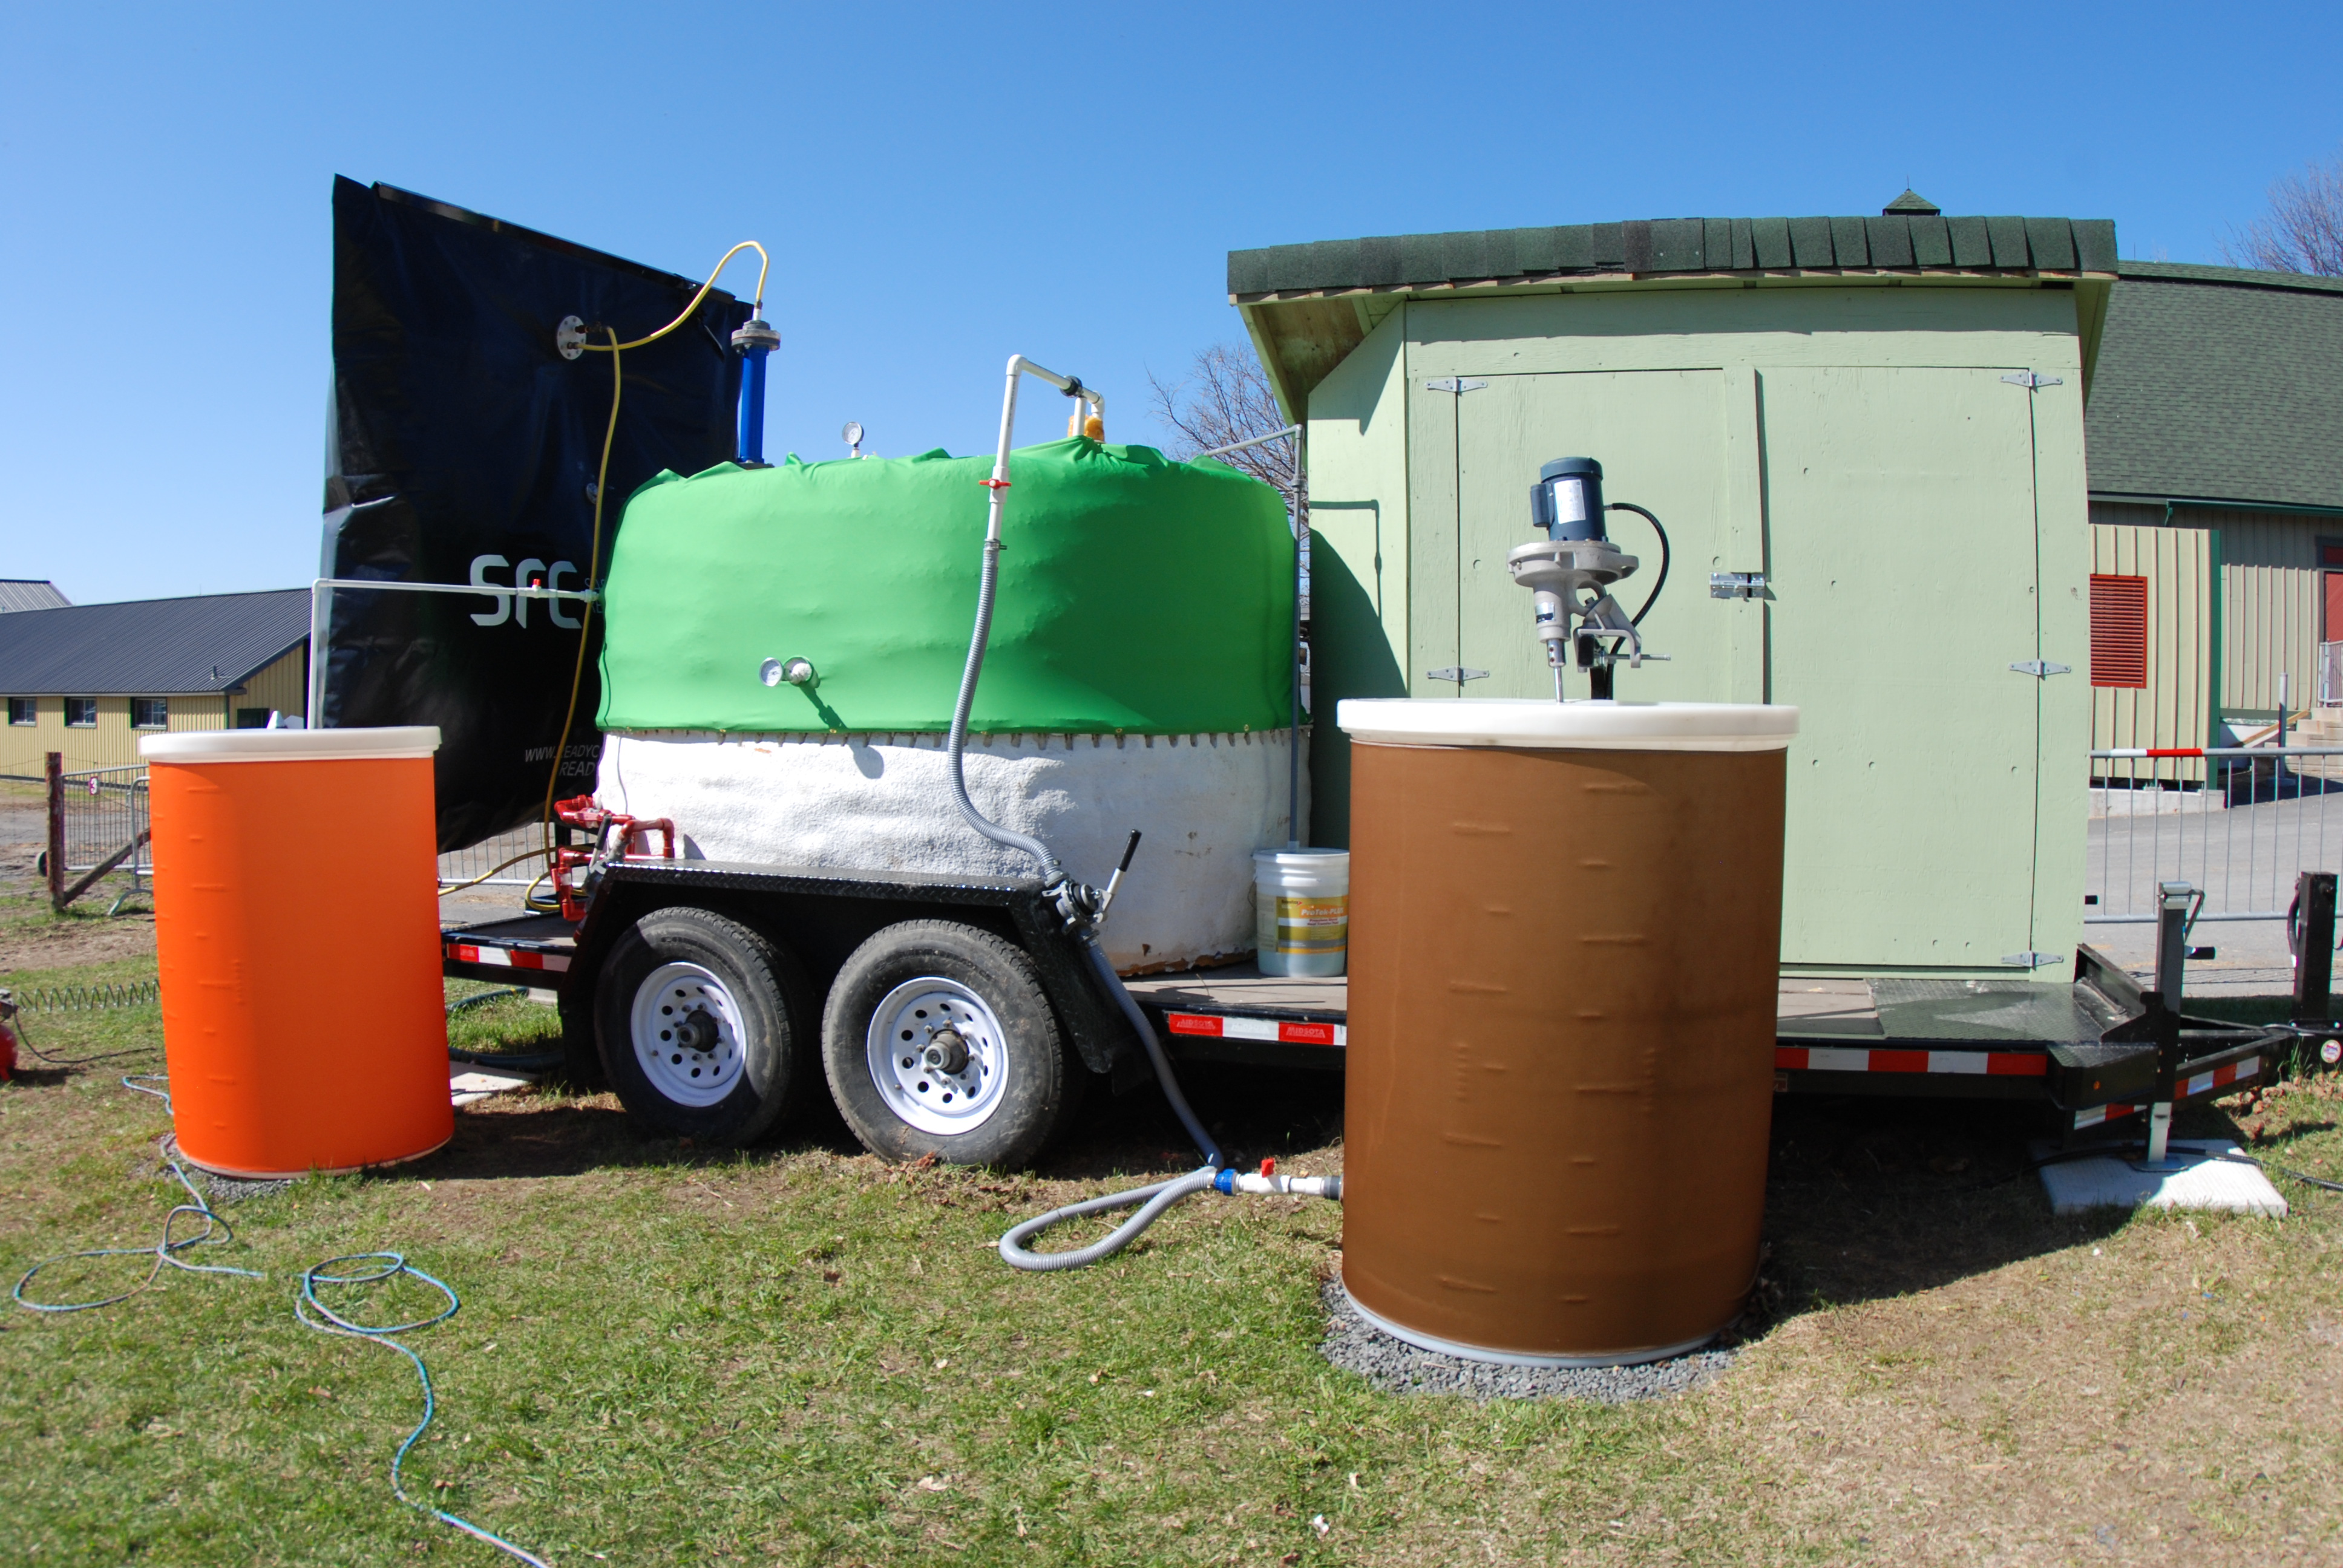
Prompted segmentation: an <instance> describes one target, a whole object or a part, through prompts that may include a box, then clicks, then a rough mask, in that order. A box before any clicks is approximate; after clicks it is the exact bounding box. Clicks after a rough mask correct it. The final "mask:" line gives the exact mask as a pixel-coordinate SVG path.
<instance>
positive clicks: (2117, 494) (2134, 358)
mask: <svg viewBox="0 0 2343 1568" xmlns="http://www.w3.org/2000/svg"><path fill="white" fill-rule="evenodd" d="M2116 270H2117V274H2118V276H2119V278H2120V281H2119V282H2117V285H2116V286H2115V289H2114V291H2113V297H2112V298H2110V299H2109V301H2108V304H2107V325H2106V327H2105V329H2104V331H2103V332H2102V335H2101V337H2100V341H2099V359H2098V367H2097V374H2096V377H2095V378H2094V380H2093V382H2092V385H2091V403H2090V413H2089V416H2088V425H2087V430H2088V437H2089V452H2090V470H2091V493H2092V494H2093V495H2094V496H2097V497H2099V498H2103V499H2108V500H2117V499H2121V500H2149V501H2166V500H2188V501H2205V502H2217V503H2227V504H2233V505H2238V506H2243V507H2248V508H2250V507H2253V506H2257V505H2258V506H2265V507H2268V506H2276V507H2321V508H2325V507H2334V508H2343V278H2334V277H2308V276H2302V275H2300V274H2298V273H2290V272H2249V271H2246V270H2243V269H2241V268H2237V267H2226V266H2169V265H2166V264H2162V263H2156V262H2145V261H2127V262H2123V263H2120V264H2119V265H2118V266H2117V269H2116Z"/></svg>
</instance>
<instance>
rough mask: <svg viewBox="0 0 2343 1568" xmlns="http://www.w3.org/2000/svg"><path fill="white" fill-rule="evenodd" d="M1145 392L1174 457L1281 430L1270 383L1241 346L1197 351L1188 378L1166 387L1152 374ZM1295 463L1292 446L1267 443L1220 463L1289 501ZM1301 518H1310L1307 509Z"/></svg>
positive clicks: (1218, 345) (1248, 350) (1281, 420)
mask: <svg viewBox="0 0 2343 1568" xmlns="http://www.w3.org/2000/svg"><path fill="white" fill-rule="evenodd" d="M1147 389H1148V396H1149V397H1150V399H1151V402H1152V405H1153V407H1154V410H1155V417H1157V418H1158V419H1161V421H1163V423H1164V424H1165V425H1167V426H1169V427H1171V428H1172V430H1173V431H1175V432H1176V433H1177V439H1175V440H1174V441H1173V442H1172V457H1180V458H1187V457H1194V456H1195V455H1196V454H1197V453H1199V452H1209V451H1211V450H1212V448H1213V447H1226V446H1229V445H1231V444H1232V443H1234V442H1238V441H1247V440H1251V439H1252V437H1256V436H1266V435H1268V434H1269V433H1270V432H1271V431H1272V430H1282V429H1283V428H1284V427H1285V417H1284V416H1283V415H1282V414H1280V413H1279V412H1278V411H1277V397H1276V395H1275V394H1274V393H1272V391H1271V390H1270V389H1269V377H1268V375H1267V374H1266V373H1265V372H1263V371H1262V367H1261V361H1260V360H1258V359H1256V358H1254V357H1253V354H1252V349H1251V348H1250V347H1246V346H1244V345H1241V344H1229V343H1216V344H1214V345H1212V347H1210V348H1206V349H1202V350H1200V351H1199V352H1198V353H1197V355H1196V357H1195V358H1194V359H1193V360H1192V361H1191V362H1190V364H1189V367H1188V374H1186V375H1185V376H1182V377H1180V379H1179V380H1177V381H1173V382H1171V383H1168V384H1167V383H1165V382H1164V381H1163V379H1162V378H1161V377H1158V376H1157V375H1156V374H1155V373H1154V372H1153V371H1150V372H1148V376H1147ZM1293 457H1294V450H1293V443H1292V442H1291V441H1267V442H1263V443H1262V445H1261V446H1258V447H1246V448H1245V449H1244V450H1243V451H1242V452H1231V453H1229V454H1228V455H1227V456H1226V457H1222V458H1220V459H1218V460H1219V461H1221V462H1224V463H1226V464H1228V465H1229V466H1230V467H1232V468H1237V469H1241V470H1242V471H1243V472H1245V473H1248V474H1251V475H1252V477H1254V478H1256V479H1259V480H1261V481H1262V482H1263V483H1264V484H1268V485H1273V486H1275V487H1277V488H1278V489H1279V490H1280V491H1282V492H1284V493H1286V494H1288V495H1291V494H1292V489H1293ZM1303 516H1304V518H1307V516H1308V508H1307V506H1306V503H1305V506H1304V509H1303Z"/></svg>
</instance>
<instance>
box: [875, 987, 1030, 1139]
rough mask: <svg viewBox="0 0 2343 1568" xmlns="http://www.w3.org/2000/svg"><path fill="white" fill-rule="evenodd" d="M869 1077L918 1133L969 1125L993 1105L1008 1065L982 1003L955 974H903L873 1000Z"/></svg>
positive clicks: (997, 1023)
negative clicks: (905, 976)
mask: <svg viewBox="0 0 2343 1568" xmlns="http://www.w3.org/2000/svg"><path fill="white" fill-rule="evenodd" d="M866 1049H867V1060H868V1061H869V1064H870V1081H871V1082H872V1083H873V1084H874V1085H875V1086H877V1088H878V1090H879V1092H880V1096H881V1097H882V1098H884V1099H885V1101H887V1106H888V1109H890V1111H893V1112H894V1113H895V1114H896V1115H897V1116H899V1117H900V1118H902V1120H903V1121H905V1122H907V1123H908V1124H910V1126H912V1127H915V1128H917V1129H919V1130H920V1131H922V1132H932V1133H936V1134H940V1135H945V1136H949V1135H950V1134H953V1133H960V1132H968V1131H973V1130H975V1129H976V1128H978V1127H980V1126H982V1125H983V1124H984V1123H985V1122H986V1121H989V1120H990V1118H991V1116H992V1113H993V1112H994V1111H996V1110H998V1109H999V1108H1000V1105H1001V1094H1002V1091H1004V1090H1006V1089H1007V1088H1008V1085H1009V1079H1010V1075H1011V1071H1012V1070H1013V1069H1012V1067H1011V1060H1010V1057H1009V1040H1008V1032H1007V1031H1006V1030H1003V1029H1002V1028H1001V1020H1000V1019H999V1018H997V1017H996V1016H995V1015H994V1013H993V1011H992V1008H991V1006H990V1004H989V1003H988V1002H986V1001H985V1000H984V999H983V998H982V997H981V996H980V995H978V994H977V992H975V991H974V990H970V988H969V987H967V986H964V985H962V984H960V982H959V981H958V980H946V979H943V978H942V977H940V976H933V977H926V978H922V979H919V980H906V981H904V982H903V983H902V984H901V985H899V986H897V987H896V988H895V989H894V990H891V991H889V992H888V993H887V995H886V996H885V997H884V998H883V999H882V1000H880V1003H879V1006H878V1007H877V1008H876V1009H875V1010H873V1011H872V1013H871V1015H870V1033H869V1034H868V1036H867V1037H866Z"/></svg>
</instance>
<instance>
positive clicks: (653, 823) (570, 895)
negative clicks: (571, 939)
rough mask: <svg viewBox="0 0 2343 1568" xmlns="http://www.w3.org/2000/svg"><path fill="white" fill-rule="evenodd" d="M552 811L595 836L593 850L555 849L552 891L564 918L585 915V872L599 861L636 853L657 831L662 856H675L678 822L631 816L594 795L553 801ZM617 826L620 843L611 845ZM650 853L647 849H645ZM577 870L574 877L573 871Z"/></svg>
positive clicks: (664, 857)
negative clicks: (557, 899)
mask: <svg viewBox="0 0 2343 1568" xmlns="http://www.w3.org/2000/svg"><path fill="white" fill-rule="evenodd" d="M553 814H554V815H555V816H556V817H558V818H559V819H561V820H562V821H563V822H564V823H566V824H568V826H569V827H572V828H583V829H586V830H587V831H588V832H589V833H591V834H593V835H594V847H593V848H592V849H556V850H554V851H553V890H554V891H555V892H556V893H557V894H558V895H559V896H560V899H561V918H562V919H563V920H570V921H577V920H584V919H585V918H586V887H585V883H586V872H587V870H588V869H589V868H591V867H592V866H593V865H594V864H595V863H596V862H598V861H599V860H602V859H621V860H623V859H627V858H628V857H629V856H631V855H633V854H634V853H635V852H636V840H637V839H649V837H650V835H651V833H652V832H653V831H654V830H656V831H657V832H658V834H659V858H660V859H668V860H672V859H675V821H674V819H672V818H668V817H629V816H628V815H627V814H626V813H625V812H623V811H613V810H611V809H608V807H606V806H603V805H602V804H600V803H599V802H598V801H597V800H596V799H594V797H592V796H591V795H576V796H572V797H571V798H570V799H567V800H557V801H555V802H554V803H553ZM611 829H618V845H617V848H616V849H608V845H609V841H610V830H611ZM646 852H647V851H646ZM573 872H576V873H578V874H577V875H575V876H574V877H573V875H572V873H573Z"/></svg>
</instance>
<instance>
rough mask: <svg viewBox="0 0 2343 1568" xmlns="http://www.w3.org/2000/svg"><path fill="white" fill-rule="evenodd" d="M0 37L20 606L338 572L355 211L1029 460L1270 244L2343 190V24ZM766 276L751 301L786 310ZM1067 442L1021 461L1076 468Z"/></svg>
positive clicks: (1001, 25) (575, 17)
mask: <svg viewBox="0 0 2343 1568" xmlns="http://www.w3.org/2000/svg"><path fill="white" fill-rule="evenodd" d="M2253 22H2254V25H2252V26H2250V27H2247V26H2240V25H2234V22H2233V21H2227V20H2224V15H2223V14H2222V13H2220V12H2218V11H2217V10H2216V9H2212V8H2207V7H2201V6H2200V7H2191V8H2188V9H2187V10H2183V9H2180V8H2177V7H2166V6H2157V5H2137V4H2135V5H2121V6H2117V5H2059V6H2048V5H2045V6H2035V7H2027V8H2024V9H2021V10H2019V11H2011V10H2008V9H2006V8H2002V9H1998V10H1996V9H1992V8H1986V7H1975V6H1970V7H1954V8H1934V9H1930V10H1926V11H1924V10H1922V9H1921V8H1916V7H1915V8H1892V9H1891V8H1886V7H1881V6H1877V5H1871V6H1865V7H1860V8H1857V7H1851V6H1850V7H1836V6H1827V5H1799V6H1747V5H1732V6H1716V7H1702V6H1678V7H1666V8H1661V7H1648V8H1646V7H1634V6H1618V5H1595V6H1572V5H1554V4H1547V5H1519V6H1508V5H1481V6H1475V5H1449V6H1423V5H1403V6H1381V5H1344V6H1308V5H1273V4H1255V5H1184V6H1178V7H1172V6H1161V7H1153V8H1138V7H1115V6H1111V5H1088V6H1085V5H1054V6H1046V7H1045V6H1031V7H1023V6H998V7H975V6H955V7H935V8H929V7H918V6H912V7H900V6H884V5H865V6H847V5H825V6H818V7H815V6H806V7H796V6H773V5H732V6H722V7H717V8H715V9H712V10H701V9H696V8H686V7H681V6H672V7H644V6H626V5H590V4H585V5H563V6H552V5H537V6H532V5H496V4H492V3H474V4H470V5H437V4H429V3H422V4H400V5H380V4H361V3H346V4H341V5H304V6H298V7H294V6H235V5H229V6H216V7H196V6H188V5H169V6H160V5H135V4H134V5H115V6H109V7H105V8H94V7H81V6H66V5H48V6H36V5H32V4H30V3H29V0H8V3H7V4H6V5H0V215H5V216H0V317H5V325H4V326H0V345H4V346H5V347H0V370H5V374H0V577H45V578H55V580H56V581H57V583H58V584H59V586H60V587H62V588H64V589H65V592H66V593H67V594H69V595H70V596H71V597H72V598H75V600H76V601H82V602H88V601H95V600H100V599H115V598H143V597H147V596H152V595H162V594H178V593H201V592H220V591H229V590H235V589H243V588H277V587H289V586H293V585H296V584H300V583H304V582H306V581H307V579H308V578H310V577H311V576H312V575H314V573H315V570H316V563H317V513H318V506H319V497H320V491H321V476H322V472H323V467H322V448H323V437H324V414H325V398H326V393H327V374H328V368H329V365H328V343H327V300H328V296H329V291H330V287H331V282H332V279H331V269H330V264H329V238H330V233H329V214H328V209H327V196H328V190H329V187H330V186H331V183H332V177H333V176H335V175H336V174H345V175H348V176H351V177H353V178H355V179H358V180H361V181H372V180H384V181H387V182H389V183H391V184H394V185H399V186H407V188H409V189H413V190H418V191H422V192H425V193H427V194H428V195H431V196H437V197H440V198H442V199H444V200H447V201H452V202H456V203H458V204H460V205H463V206H470V207H474V208H477V209H478V210H480V211H483V212H488V213H491V214H494V215H496V216H500V217H505V218H508V219H511V220H512V221H514V222H517V223H521V224H525V225H528V226H531V227H535V228H539V229H545V230H548V231H550V232H552V233H555V234H558V235H562V236H567V237H569V238H572V239H575V240H578V241H580V242H582V243H585V244H588V245H592V246H599V247H601V248H604V249H607V250H611V251H615V252H617V253H618V254H620V255H622V256H631V257H634V258H635V259H638V260H639V261H643V262H647V263H649V264H651V265H654V266H661V267H666V268H669V269H672V270H674V271H677V272H681V273H686V274H689V275H691V276H699V275H700V274H701V273H702V272H703V271H704V270H705V268H706V267H707V266H709V264H710V263H712V262H713V261H714V259H715V258H716V257H717V256H719V255H720V254H721V253H722V251H723V250H724V249H725V247H726V246H729V245H730V244H731V243H732V242H733V241H734V240H736V239H739V238H744V237H753V238H758V239H761V240H762V241H764V243H765V244H766V245H767V246H769V247H771V248H772V250H773V253H774V277H773V282H772V284H771V286H770V289H769V297H768V309H767V314H768V315H769V317H770V318H771V319H772V320H773V322H774V324H775V325H776V326H777V327H779V329H780V331H781V334H782V337H783V346H782V349H781V352H780V354H779V357H777V358H776V360H775V380H774V389H773V396H772V399H771V407H770V410H769V447H770V448H772V449H775V450H783V449H795V450H798V451H800V452H803V453H805V454H806V455H808V456H809V457H814V456H821V457H827V456H838V455H842V452H843V448H842V447H840V444H839V442H838V439H837V432H838V428H839V427H840V424H842V423H843V422H844V421H845V420H847V419H849V418H854V419H859V420H860V421H861V422H862V423H863V424H864V425H865V426H866V427H868V428H869V430H870V440H869V445H870V447H871V449H874V450H876V451H878V452H880V453H881V454H885V455H895V454H899V453H904V452H910V451H917V450H921V449H924V448H926V447H934V446H945V447H950V448H952V449H953V450H955V451H970V450H977V449H981V448H982V447H986V446H987V445H989V442H990V425H991V422H992V421H993V420H994V419H995V418H996V417H997V398H998V396H999V371H1000V366H1001V361H1002V359H1003V358H1004V357H1006V356H1007V355H1008V354H1009V353H1010V352H1011V351H1012V350H1016V351H1022V352H1024V353H1027V354H1030V355H1031V356H1033V357H1036V358H1038V359H1040V360H1041V362H1042V363H1044V364H1048V365H1051V366H1053V367H1058V368H1061V369H1064V370H1068V371H1072V372H1074V373H1076V374H1079V375H1081V376H1082V377H1084V378H1086V379H1088V380H1091V381H1092V382H1093V383H1095V384H1096V385H1098V386H1099V387H1101V388H1102V389H1104V390H1105V391H1106V392H1107V393H1108V394H1109V396H1110V398H1111V413H1112V414H1113V415H1114V416H1115V417H1114V418H1113V419H1112V421H1111V436H1112V437H1113V438H1116V439H1122V440H1154V439H1157V438H1159V434H1160V433H1159V432H1158V431H1157V429H1156V427H1154V425H1153V422H1152V421H1151V419H1150V418H1149V417H1147V416H1146V414H1145V412H1144V408H1145V397H1144V390H1145V377H1146V374H1147V372H1148V371H1149V370H1153V371H1155V372H1157V373H1158V374H1177V373H1178V372H1179V371H1180V370H1181V369H1182V367H1183V366H1184V365H1185V363H1186V362H1187V360H1188V358H1189V357H1190V356H1191V355H1192V353H1194V351H1195V350H1196V349H1198V348H1200V347H1204V346H1205V345H1208V344H1211V343H1213V342H1215V341H1221V340H1227V339H1232V338H1236V337H1241V336H1242V334H1241V331H1240V328H1239V327H1238V324H1237V322H1236V319H1235V315H1234V312H1232V310H1231V309H1230V308H1229V307H1228V305H1227V303H1226V298H1225V296H1224V294H1223V292H1222V280H1223V266H1224V256H1225V253H1226V252H1227V251H1228V250H1229V249H1230V248H1232V247H1235V246H1255V245H1268V244H1276V243H1280V242H1284V241H1292V240H1306V239H1321V238H1331V237H1339V236H1352V235H1361V234H1393V233H1412V232H1417V231H1425V230H1437V229H1447V228H1483V227H1499V226H1513V225H1523V224H1545V223H1573V222H1593V221H1604V220H1611V219H1617V218H1627V217H1661V216H1680V215H1707V216H1718V215H1730V216H1751V215H1770V214H1805V213H1850V212H1865V211H1875V210H1876V209H1877V208H1878V207H1879V206H1882V205H1884V204H1885V202H1886V201H1888V200H1889V199H1890V198H1892V197H1893V196H1895V195H1896V193H1897V192H1898V191H1899V190H1901V189H1902V188H1903V187H1904V186H1905V185H1906V183H1909V184H1911V185H1913V186H1916V187H1917V188H1918V189H1919V190H1920V191H1921V192H1922V194H1924V195H1926V196H1928V197H1929V198H1931V199H1932V200H1934V201H1936V202H1937V203H1938V204H1939V205H1941V206H1944V207H1945V208H1946V210H1947V211H1953V212H1992V213H2028V214H2038V215H2057V216H2075V217H2113V218H2114V219H2115V220H2116V221H2117V233H2118V236H2119V237H2120V240H2121V245H2122V249H2123V253H2124V254H2125V255H2126V256H2147V257H2154V258H2161V259H2168V260H2173V261H2213V260H2217V259H2218V258H2219V252H2218V246H2219V242H2220V239H2221V237H2222V236H2224V234H2226V233H2227V231H2228V229H2229V228H2230V227H2231V226H2234V225H2237V224H2240V223H2242V222H2244V221H2246V220H2247V219H2249V218H2251V217H2252V216H2255V214H2256V213H2258V211H2259V210H2260V208H2261V206H2262V203H2263V198H2264V193H2265V191H2266V189H2267V187H2268V185H2269V184H2270V182H2271V181H2272V180H2274V179H2277V178H2278V177H2279V176H2282V175H2284V174H2286V173H2287V172H2288V171H2289V170H2290V169H2293V168H2295V167H2297V166H2300V165H2301V164H2302V163H2304V162H2305V161H2306V160H2308V159H2309V158H2312V157H2315V156H2328V155H2330V154H2332V153H2334V152H2335V151H2336V150H2337V149H2338V146H2343V99H2338V96H2337V95H2335V93H2334V92H2333V91H2332V81H2331V72H2332V66H2333V62H2334V61H2335V60H2336V59H2337V58H2338V45H2343V7H2338V6H2335V5H2331V4H2329V5H2323V6H2310V5H2300V6H2291V7H2288V6H2275V7H2264V8H2262V9H2260V10H2258V11H2257V12H2256V13H2254V14H2253ZM742 286H743V287H745V286H747V285H746V281H745V278H744V280H743V283H742ZM1059 413H1060V409H1059V408H1058V407H1057V404H1056V400H1055V399H1051V400H1049V402H1048V403H1047V404H1046V405H1041V408H1040V411H1039V412H1038V413H1037V414H1036V416H1035V417H1033V419H1032V420H1031V422H1030V423H1029V424H1027V425H1026V426H1025V427H1023V428H1022V430H1021V439H1034V440H1038V439H1044V438H1048V437H1051V435H1053V434H1055V433H1056V431H1057V430H1059V429H1062V426H1061V425H1057V424H1056V418H1057V416H1058V415H1059Z"/></svg>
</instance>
